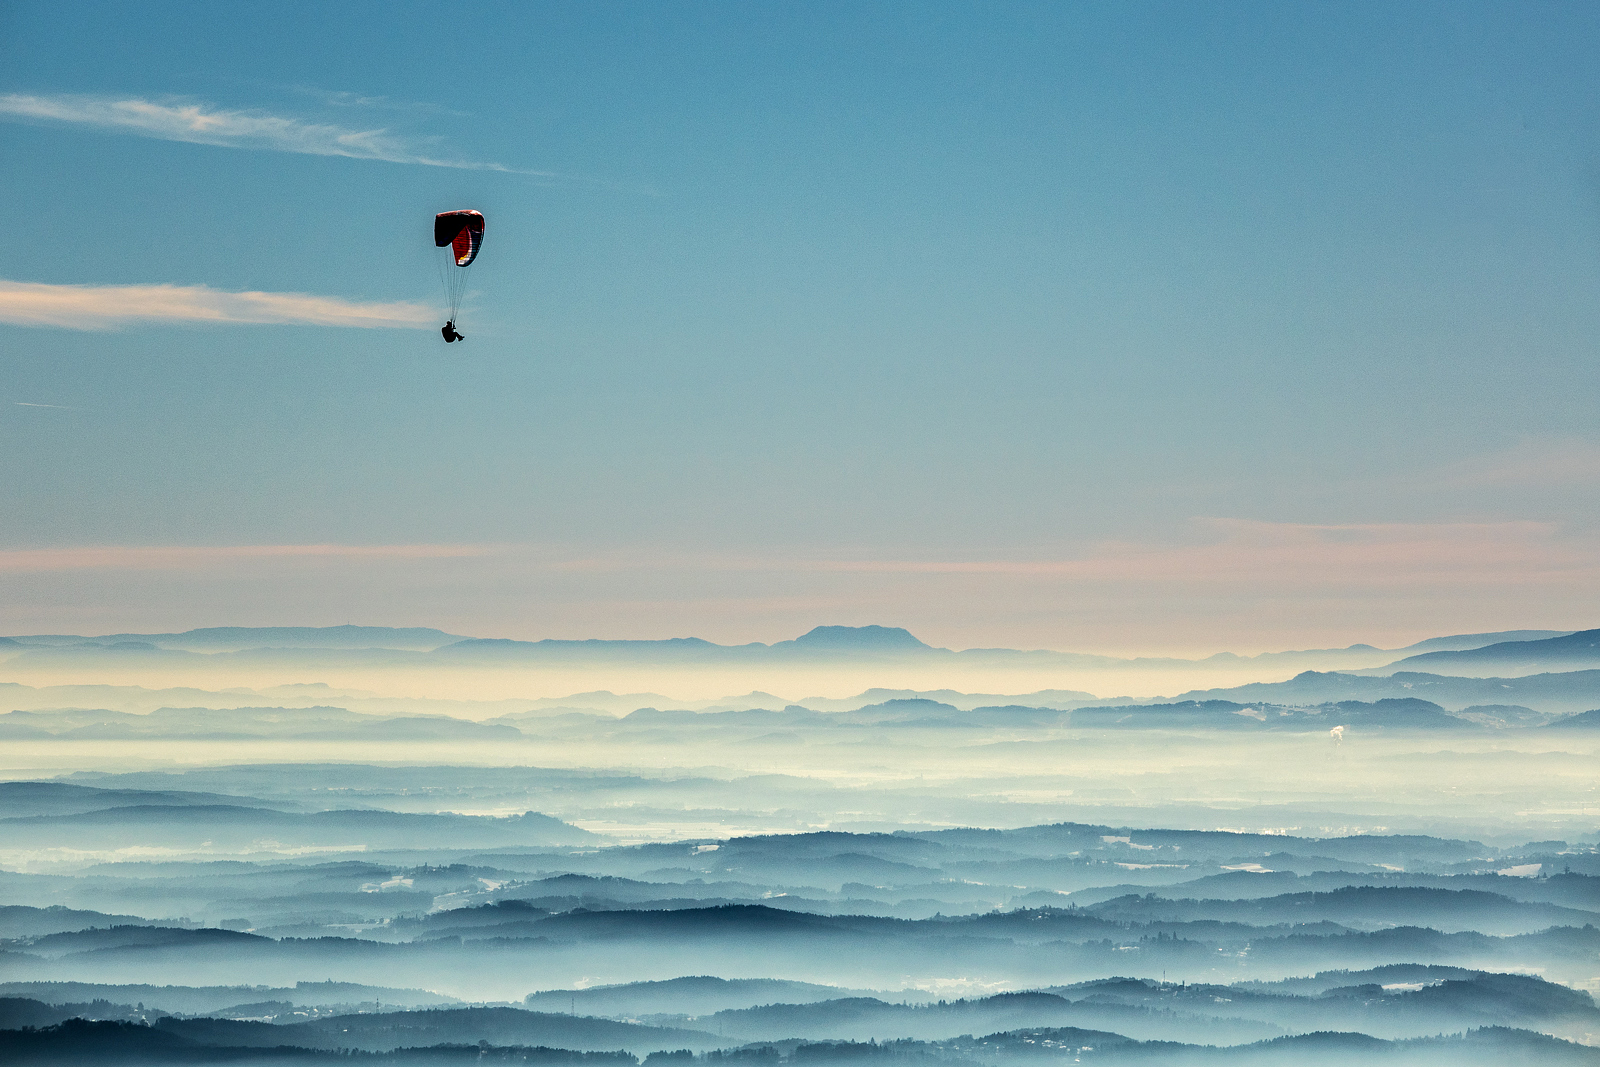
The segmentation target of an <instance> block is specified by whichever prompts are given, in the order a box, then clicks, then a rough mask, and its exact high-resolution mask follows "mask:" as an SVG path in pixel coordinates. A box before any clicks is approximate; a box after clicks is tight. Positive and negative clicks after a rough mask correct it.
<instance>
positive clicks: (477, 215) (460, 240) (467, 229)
mask: <svg viewBox="0 0 1600 1067" xmlns="http://www.w3.org/2000/svg"><path fill="white" fill-rule="evenodd" d="M433 243H434V244H436V245H438V246H439V247H440V248H443V247H444V246H445V245H449V246H450V250H451V251H452V252H454V253H455V256H456V266H458V267H465V266H467V265H468V264H470V263H471V262H472V261H473V260H474V259H476V258H478V249H479V248H481V247H482V246H483V213H482V212H480V211H470V210H468V211H441V212H439V214H437V215H435V216H434V217H433Z"/></svg>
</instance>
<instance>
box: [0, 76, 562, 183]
mask: <svg viewBox="0 0 1600 1067" xmlns="http://www.w3.org/2000/svg"><path fill="white" fill-rule="evenodd" d="M0 117H9V118H11V119H13V120H17V119H21V120H33V121H36V122H56V123H64V124H67V125H78V126H91V127H94V128H96V129H101V130H111V131H115V132H119V133H129V134H135V135H137V136H141V137H153V138H156V139H158V140H163V141H184V142H187V143H189V144H204V145H216V146H218V147H223V148H255V149H264V150H268V151H276V152H295V153H299V154H301V155H311V156H345V157H348V158H350V159H372V160H379V161H381V162H384V163H409V164H414V165H417V166H423V167H452V168H456V169H459V170H493V171H500V172H503V173H506V174H531V175H538V176H546V177H548V176H549V175H545V174H544V172H542V171H528V170H515V169H513V168H511V167H507V166H504V165H503V164H500V163H486V162H480V161H475V160H466V159H449V158H444V157H441V156H437V155H434V154H432V153H430V152H429V151H428V150H427V149H425V148H424V147H423V145H422V144H421V143H419V142H418V141H417V140H416V139H413V138H409V137H404V136H401V135H398V134H394V133H391V132H389V131H388V130H387V129H375V130H353V129H350V128H348V127H344V126H336V125H333V124H331V123H317V122H305V121H303V120H300V119H294V118H286V117H284V116H281V115H271V114H268V113H266V112H263V111H229V110H225V109H222V108H215V107H211V106H210V105H207V104H197V103H161V102H158V101H154V100H145V99H141V98H139V97H126V98H115V97H100V96H31V95H28V94H24V93H7V94H4V95H0Z"/></svg>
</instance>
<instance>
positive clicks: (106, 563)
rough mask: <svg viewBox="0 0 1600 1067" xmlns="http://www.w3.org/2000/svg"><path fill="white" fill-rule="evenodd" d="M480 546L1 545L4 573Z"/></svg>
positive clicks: (464, 552)
mask: <svg viewBox="0 0 1600 1067" xmlns="http://www.w3.org/2000/svg"><path fill="white" fill-rule="evenodd" d="M489 551H490V549H487V548H485V547H483V546H480V545H214V546H207V545H200V546H190V545H152V546H125V545H103V546H86V547H74V548H20V549H3V550H0V574H5V573H12V574H15V573H27V572H35V573H36V572H41V571H79V570H180V571H181V570H192V569H196V568H201V567H214V566H216V565H219V564H230V563H236V562H241V561H250V560H283V559H290V560H307V559H309V560H341V561H352V562H362V561H368V562H389V561H394V560H416V559H458V558H462V557H469V556H482V555H486V554H488V553H489Z"/></svg>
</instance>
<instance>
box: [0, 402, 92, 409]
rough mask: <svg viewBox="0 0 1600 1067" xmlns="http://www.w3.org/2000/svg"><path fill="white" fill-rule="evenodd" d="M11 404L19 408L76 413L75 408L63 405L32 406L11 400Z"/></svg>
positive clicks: (28, 403)
mask: <svg viewBox="0 0 1600 1067" xmlns="http://www.w3.org/2000/svg"><path fill="white" fill-rule="evenodd" d="M12 404H13V405H14V406H16V407H19V408H55V409H56V410H57V411H77V410H78V409H77V408H73V407H68V406H67V405H65V404H34V403H30V402H29V401H27V400H13V401H12Z"/></svg>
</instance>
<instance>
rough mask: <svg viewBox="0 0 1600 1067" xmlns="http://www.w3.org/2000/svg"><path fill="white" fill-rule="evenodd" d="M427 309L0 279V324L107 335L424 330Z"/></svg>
mask: <svg viewBox="0 0 1600 1067" xmlns="http://www.w3.org/2000/svg"><path fill="white" fill-rule="evenodd" d="M435 317H436V316H435V314H434V312H433V310H432V309H430V308H426V307H423V306H422V305H420V304H411V303H401V302H397V303H387V304H379V303H358V302H354V301H350V300H341V299H339V298H338V297H332V296H313V295H311V294H309V293H262V292H253V291H251V292H242V293H230V292H225V291H222V290H219V289H212V288H211V287H210V286H206V285H48V284H45V283H42V282H14V281H7V280H4V279H0V322H3V323H10V324H12V325H14V326H54V327H59V328H62V329H68V330H110V329H115V328H116V327H118V326H126V325H129V324H131V323H137V322H204V323H218V324H228V323H237V324H286V325H287V324H293V325H303V326H348V327H356V328H359V329H425V328H428V327H431V326H432V325H433V319H434V318H435Z"/></svg>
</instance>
